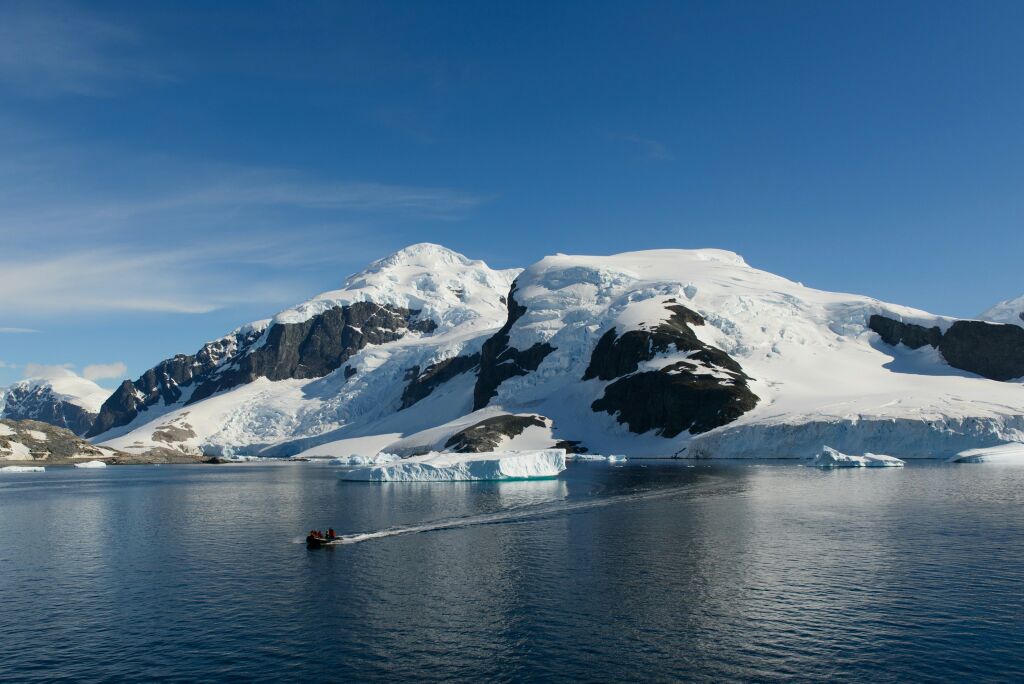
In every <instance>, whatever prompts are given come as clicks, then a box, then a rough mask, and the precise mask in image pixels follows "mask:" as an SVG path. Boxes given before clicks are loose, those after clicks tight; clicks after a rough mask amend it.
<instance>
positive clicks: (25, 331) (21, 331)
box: [0, 328, 39, 335]
mask: <svg viewBox="0 0 1024 684" xmlns="http://www.w3.org/2000/svg"><path fill="white" fill-rule="evenodd" d="M37 332H39V331H38V330H36V329H35V328H0V334H4V335H29V334H32V333H37Z"/></svg>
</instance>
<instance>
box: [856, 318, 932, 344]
mask: <svg viewBox="0 0 1024 684" xmlns="http://www.w3.org/2000/svg"><path fill="white" fill-rule="evenodd" d="M868 326H869V327H870V328H871V329H872V330H874V331H875V332H876V333H878V335H879V337H881V338H882V341H883V342H885V343H886V344H891V345H893V346H896V345H897V344H900V343H902V344H905V345H906V346H908V347H910V348H911V349H920V348H921V347H923V346H925V345H926V344H927V345H931V346H932V347H938V346H939V342H941V341H942V330H940V329H939V326H934V327H931V328H926V327H924V326H923V325H915V324H913V323H903V322H901V321H897V320H894V319H892V318H886V317H885V316H879V315H878V314H875V315H873V316H871V319H870V320H869V322H868Z"/></svg>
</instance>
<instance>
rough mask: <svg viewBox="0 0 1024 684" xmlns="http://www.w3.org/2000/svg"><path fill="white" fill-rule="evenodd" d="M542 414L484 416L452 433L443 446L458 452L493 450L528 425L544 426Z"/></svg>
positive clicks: (545, 424)
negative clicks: (471, 424) (469, 425)
mask: <svg viewBox="0 0 1024 684" xmlns="http://www.w3.org/2000/svg"><path fill="white" fill-rule="evenodd" d="M547 424H548V423H547V420H546V419H545V418H544V417H543V416H513V415H502V416H493V417H491V418H486V419H484V420H482V421H480V422H479V423H477V424H476V425H473V426H471V427H468V428H466V429H465V430H461V431H459V432H456V433H455V434H454V435H452V436H451V437H450V438H449V439H448V441H447V442H445V445H444V448H445V449H450V450H452V451H455V452H458V453H464V454H465V453H479V452H483V451H494V450H495V449H497V448H498V445H499V444H501V442H502V441H503V440H504V439H505V438H507V437H515V436H516V435H519V434H521V433H522V432H523V430H525V429H526V428H528V427H530V426H537V427H546V426H547Z"/></svg>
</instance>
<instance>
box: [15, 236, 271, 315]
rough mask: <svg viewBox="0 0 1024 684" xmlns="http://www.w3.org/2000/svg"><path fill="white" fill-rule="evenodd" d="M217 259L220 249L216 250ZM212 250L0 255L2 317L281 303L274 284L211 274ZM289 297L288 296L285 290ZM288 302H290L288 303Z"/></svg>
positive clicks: (193, 309)
mask: <svg viewBox="0 0 1024 684" xmlns="http://www.w3.org/2000/svg"><path fill="white" fill-rule="evenodd" d="M212 256H213V257H214V261H215V260H216V251H215V252H214V254H213V255H212ZM210 263H211V259H210V255H196V254H194V253H191V252H189V251H173V252H165V253H159V252H153V253H148V252H138V251H127V250H126V251H120V250H111V249H106V250H83V251H75V252H72V253H67V254H62V255H60V256H55V257H44V258H40V259H36V260H29V261H19V260H11V261H6V260H0V291H2V292H3V293H4V297H3V300H2V301H0V315H20V316H25V315H37V316H40V315H41V316H46V315H53V314H60V313H72V312H73V313H87V312H111V311H149V312H163V313H182V314H197V313H207V312H210V311H213V310H215V309H218V308H221V307H223V306H225V305H227V304H231V303H239V302H245V301H250V300H255V301H275V300H279V299H280V298H279V296H278V295H277V294H276V293H275V291H276V290H277V288H276V287H271V288H267V287H266V286H265V284H263V283H256V284H253V285H249V286H246V287H239V283H238V282H234V281H233V279H232V278H230V277H228V276H227V275H226V274H218V273H215V272H214V273H210V272H207V269H209V267H210ZM286 296H287V293H286ZM285 301H287V300H285Z"/></svg>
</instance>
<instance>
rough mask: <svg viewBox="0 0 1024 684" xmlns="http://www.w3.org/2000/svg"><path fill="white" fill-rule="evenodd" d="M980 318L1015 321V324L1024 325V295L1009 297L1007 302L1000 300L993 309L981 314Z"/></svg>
mask: <svg viewBox="0 0 1024 684" xmlns="http://www.w3.org/2000/svg"><path fill="white" fill-rule="evenodd" d="M978 318H979V319H981V320H983V321H993V322H994V323H1013V324H1014V325H1019V326H1021V327H1024V295H1021V296H1020V297H1017V298H1016V299H1007V300H1006V301H1005V302H999V303H998V304H996V305H995V306H993V307H992V308H991V309H988V310H987V311H985V312H983V313H982V314H981V315H979V316H978Z"/></svg>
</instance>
